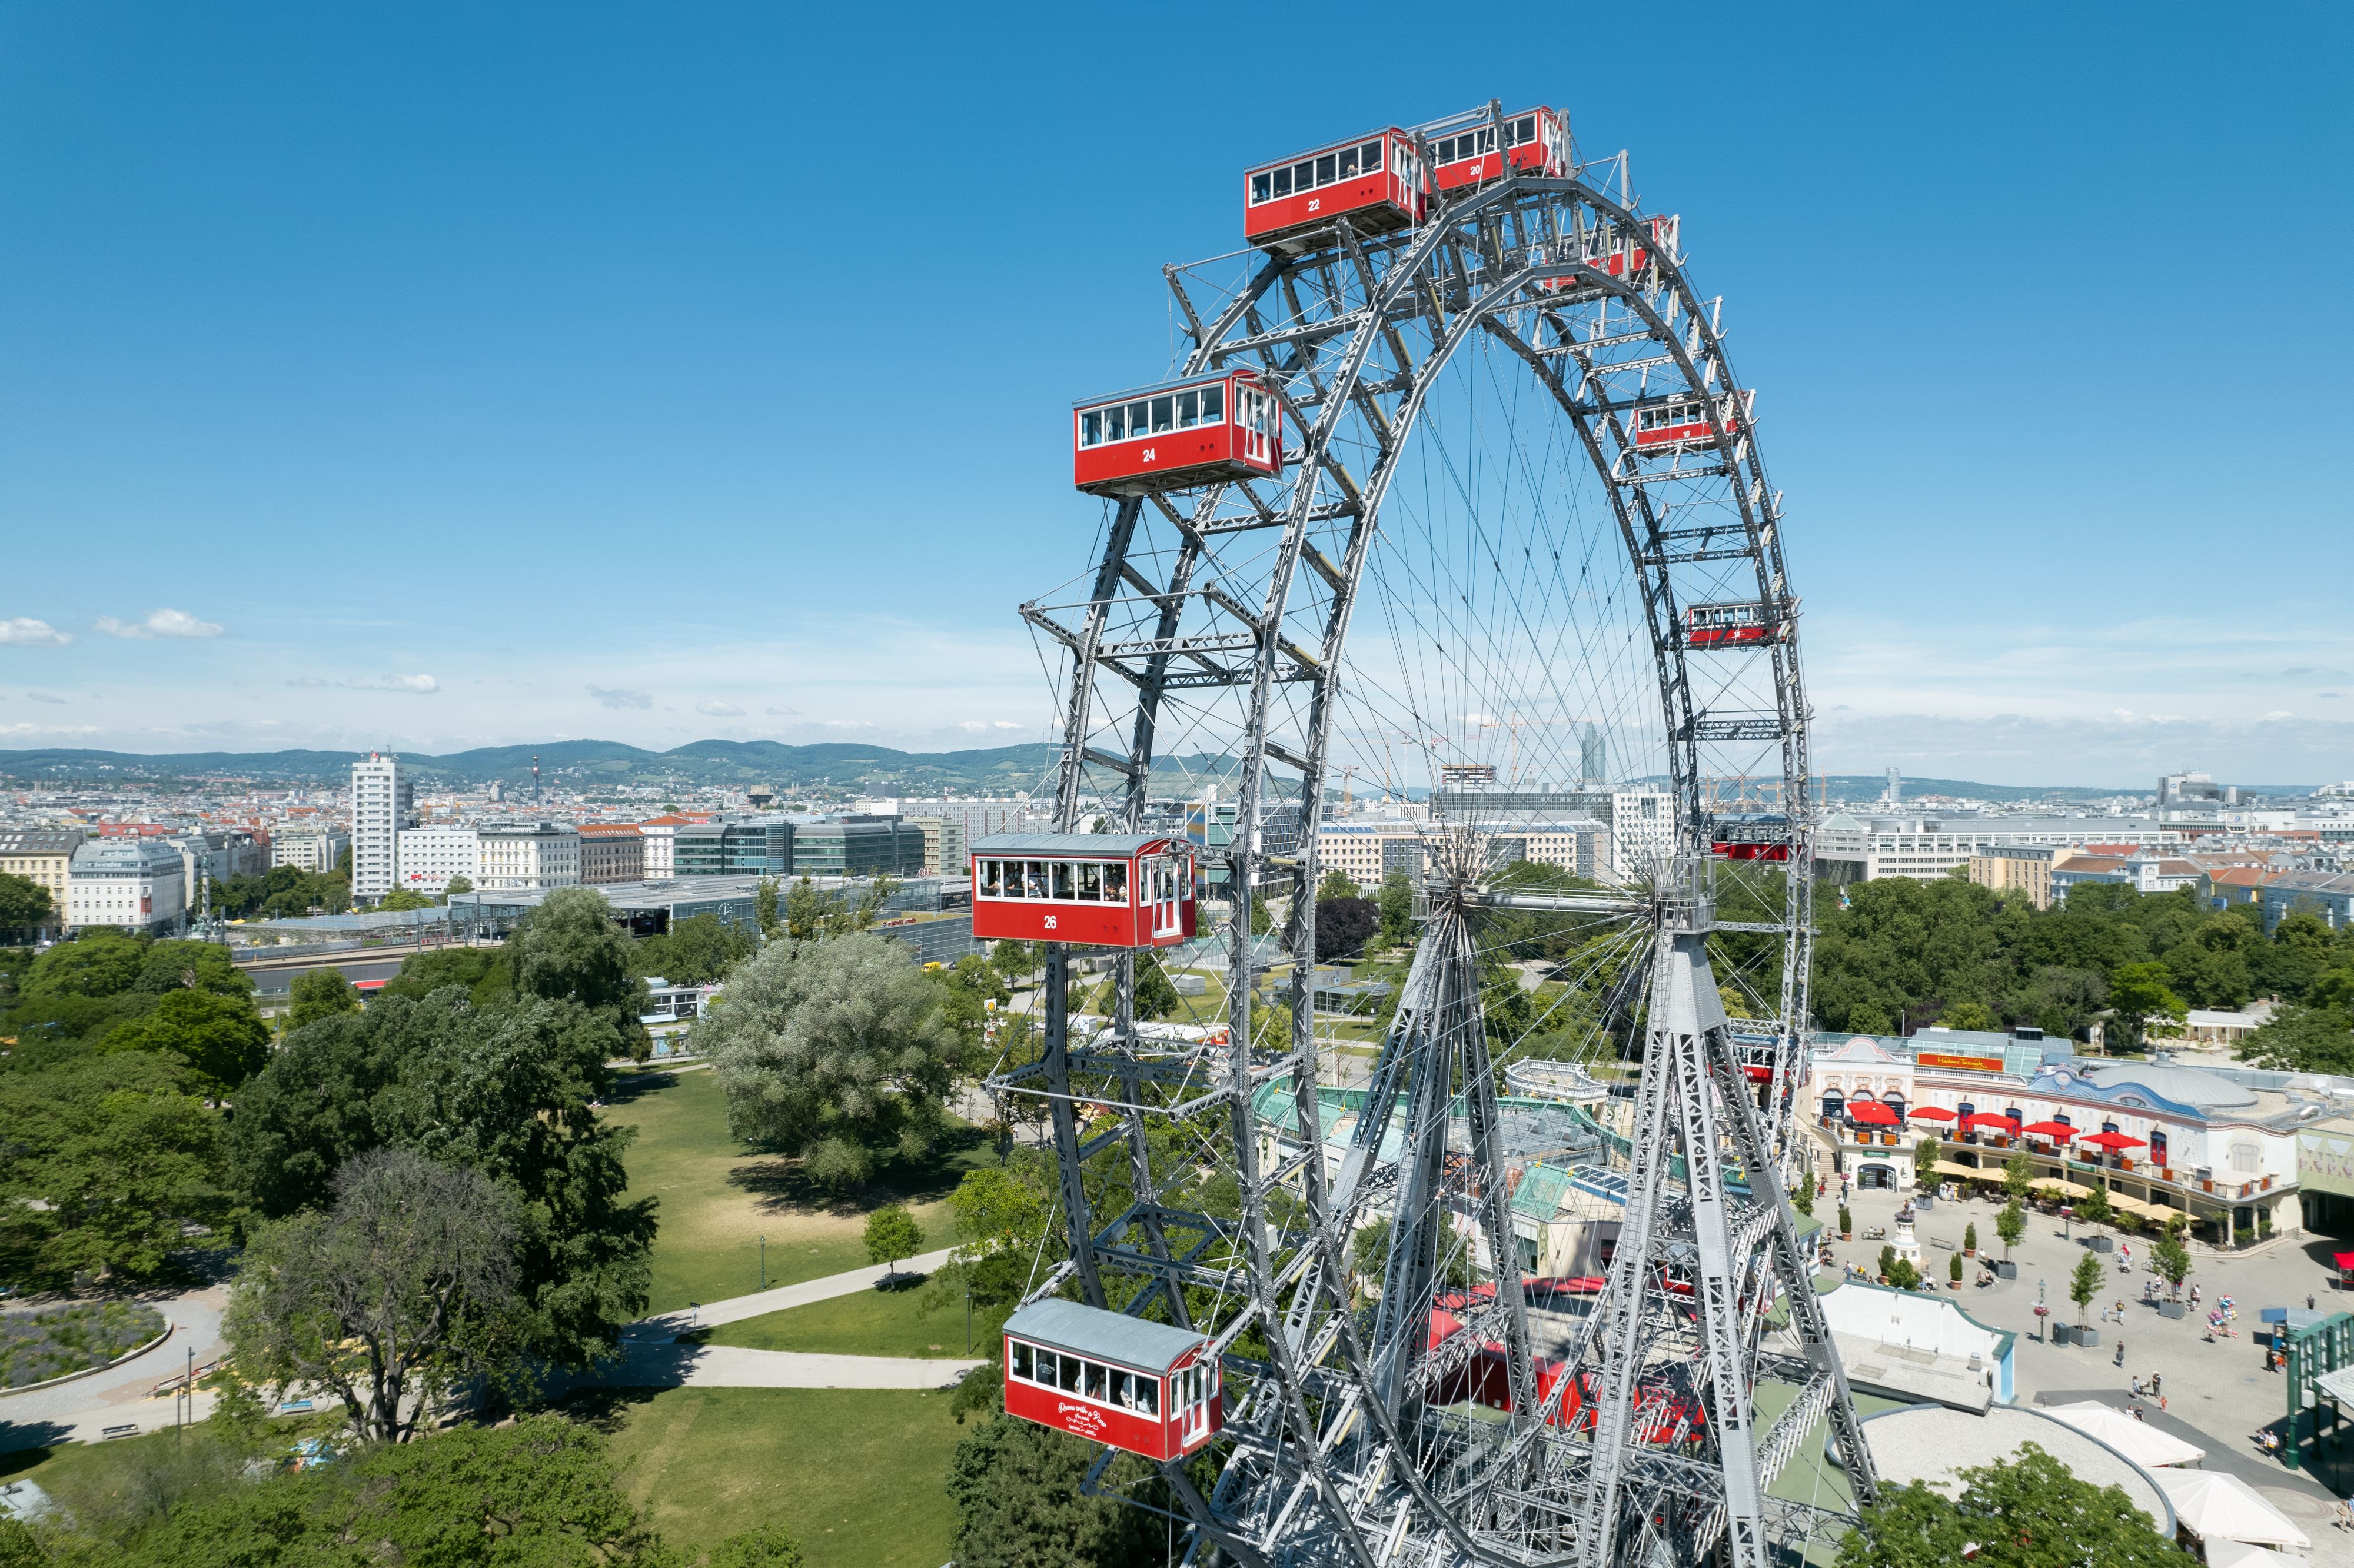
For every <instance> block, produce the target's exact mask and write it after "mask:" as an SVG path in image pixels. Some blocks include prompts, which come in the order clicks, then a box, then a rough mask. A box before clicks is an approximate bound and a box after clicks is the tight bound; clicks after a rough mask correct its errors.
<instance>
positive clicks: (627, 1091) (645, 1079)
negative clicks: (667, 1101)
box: [603, 1072, 679, 1107]
mask: <svg viewBox="0 0 2354 1568" xmlns="http://www.w3.org/2000/svg"><path fill="white" fill-rule="evenodd" d="M678 1079H679V1075H677V1074H676V1073H669V1072H651V1073H616V1074H614V1075H613V1085H612V1087H611V1088H610V1089H608V1090H606V1092H605V1098H604V1102H603V1103H604V1104H605V1105H606V1106H607V1107H613V1106H626V1105H631V1104H633V1103H634V1102H636V1101H638V1100H641V1099H643V1098H644V1097H646V1096H648V1095H651V1094H654V1093H656V1092H658V1091H660V1090H663V1089H669V1088H675V1087H677V1086H678Z"/></svg>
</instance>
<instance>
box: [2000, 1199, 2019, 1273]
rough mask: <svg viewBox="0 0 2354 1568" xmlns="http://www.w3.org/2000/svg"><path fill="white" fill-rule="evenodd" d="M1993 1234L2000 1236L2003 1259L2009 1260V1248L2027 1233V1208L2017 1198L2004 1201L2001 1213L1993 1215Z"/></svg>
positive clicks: (2015, 1244)
mask: <svg viewBox="0 0 2354 1568" xmlns="http://www.w3.org/2000/svg"><path fill="white" fill-rule="evenodd" d="M1994 1234H1996V1235H1998V1236H1999V1237H2001V1238H2002V1257H2003V1261H2004V1262H2005V1263H2008V1262H2009V1261H2010V1249H2011V1248H2012V1247H2015V1246H2017V1245H2019V1238H2020V1237H2021V1236H2023V1235H2025V1234H2027V1210H2026V1208H2025V1207H2024V1206H2023V1205H2021V1204H2020V1201H2019V1200H2018V1199H2016V1198H2013V1199H2012V1200H2011V1201H2010V1202H2008V1203H2005V1204H2004V1205H2003V1206H2002V1213H1999V1214H1997V1215H1996V1216H1995V1217H1994Z"/></svg>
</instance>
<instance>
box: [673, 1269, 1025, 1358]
mask: <svg viewBox="0 0 2354 1568" xmlns="http://www.w3.org/2000/svg"><path fill="white" fill-rule="evenodd" d="M925 1295H926V1292H925V1289H924V1287H922V1286H920V1285H917V1286H912V1287H908V1288H907V1289H903V1290H861V1291H858V1292H857V1293H855V1294H854V1295H850V1296H837V1297H834V1298H832V1300H830V1301H813V1302H811V1304H810V1305H808V1306H806V1307H790V1308H786V1309H785V1310H784V1311H782V1312H770V1313H768V1314H766V1315H764V1316H762V1317H758V1318H746V1319H742V1320H741V1321H739V1322H735V1323H726V1324H722V1325H721V1326H720V1327H718V1328H716V1329H714V1330H711V1332H710V1334H709V1337H708V1339H707V1340H706V1342H707V1343H710V1344H714V1345H741V1346H744V1347H746V1348H747V1349H749V1350H755V1351H814V1352H818V1353H821V1354H828V1355H844V1356H941V1357H945V1358H947V1359H949V1360H951V1361H960V1360H962V1359H964V1355H965V1348H964V1345H965V1339H964V1335H965V1320H964V1302H963V1300H962V1299H961V1298H960V1299H958V1300H955V1301H952V1302H950V1303H949V1304H948V1305H947V1306H944V1307H942V1308H940V1309H939V1310H938V1311H937V1312H934V1313H931V1314H930V1315H929V1316H926V1315H925V1314H924V1312H923V1302H924V1298H925ZM1004 1317H1005V1314H1004V1310H1003V1309H1002V1308H978V1307H976V1308H973V1315H972V1342H973V1344H974V1345H975V1346H976V1347H978V1348H977V1349H976V1350H975V1351H974V1352H973V1353H974V1354H975V1355H976V1356H982V1357H986V1356H990V1355H993V1354H995V1353H996V1344H997V1336H998V1331H999V1328H1000V1326H1001V1325H1002V1323H1003V1321H1004Z"/></svg>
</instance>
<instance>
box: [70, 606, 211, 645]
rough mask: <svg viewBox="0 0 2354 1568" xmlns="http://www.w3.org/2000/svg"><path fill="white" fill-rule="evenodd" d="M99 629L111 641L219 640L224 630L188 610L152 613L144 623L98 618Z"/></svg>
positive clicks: (109, 617)
mask: <svg viewBox="0 0 2354 1568" xmlns="http://www.w3.org/2000/svg"><path fill="white" fill-rule="evenodd" d="M98 629H99V630H101V631H103V632H105V633H106V634H107V635H108V636H109V637H136V638H150V637H218V636H219V635H220V634H221V632H222V631H223V630H225V629H224V628H223V627H221V626H220V625H219V624H218V623H217V622H215V621H210V620H197V619H196V617H195V616H193V615H190V614H189V613H188V612H187V611H186V610H185V609H153V610H149V611H148V612H147V619H146V620H115V619H114V617H112V616H111V615H101V616H100V617H99V618H98Z"/></svg>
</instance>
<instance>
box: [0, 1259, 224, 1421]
mask: <svg viewBox="0 0 2354 1568" xmlns="http://www.w3.org/2000/svg"><path fill="white" fill-rule="evenodd" d="M227 1305H228V1287H227V1286H225V1285H212V1286H207V1287H205V1288H204V1289H202V1290H192V1291H189V1292H188V1293H187V1294H186V1295H185V1296H175V1297H171V1298H167V1299H165V1300H162V1301H157V1302H155V1303H154V1307H155V1309H156V1310H157V1311H159V1312H161V1313H163V1314H164V1321H165V1322H167V1323H169V1324H171V1326H172V1333H171V1337H170V1338H168V1339H166V1340H164V1342H163V1343H162V1344H160V1345H157V1346H156V1347H155V1348H154V1350H152V1351H146V1352H144V1353H143V1354H141V1355H136V1356H133V1357H132V1358H131V1359H130V1360H129V1361H124V1362H122V1364H120V1365H119V1366H113V1367H110V1368H108V1369H107V1370H106V1371H104V1372H92V1373H91V1374H90V1376H88V1377H80V1378H76V1379H74V1380H73V1381H72V1382H71V1383H58V1384H57V1385H56V1386H54V1387H51V1388H37V1389H33V1390H31V1391H30V1392H28V1393H7V1394H0V1453H6V1452H10V1451H13V1450H15V1449H18V1448H38V1447H43V1446H48V1444H51V1443H56V1442H59V1441H62V1440H64V1439H65V1438H66V1437H67V1436H74V1437H90V1438H95V1437H96V1436H98V1435H99V1430H100V1429H101V1427H106V1426H119V1425H130V1424H133V1423H137V1424H138V1425H139V1427H140V1430H142V1431H153V1430H154V1428H155V1427H156V1426H158V1425H164V1426H168V1425H171V1424H172V1401H171V1400H170V1399H169V1398H165V1399H162V1400H151V1399H149V1398H148V1397H147V1396H148V1395H149V1394H150V1393H153V1392H154V1388H155V1385H156V1384H157V1383H161V1382H163V1381H164V1379H165V1378H167V1377H172V1376H175V1375H176V1374H178V1373H179V1372H182V1371H183V1370H184V1369H186V1366H187V1364H188V1352H189V1351H191V1350H193V1351H195V1352H196V1364H197V1365H199V1366H202V1365H203V1364H204V1363H205V1362H207V1361H212V1360H214V1359H215V1358H217V1356H219V1354H220V1353H221V1349H222V1341H221V1333H220V1320H221V1309H222V1308H224V1307H225V1306H227ZM205 1397H206V1398H207V1400H209V1397H210V1396H209V1395H207V1396H205ZM159 1408H160V1410H161V1416H160V1418H159V1417H158V1415H157V1410H158V1409H159ZM207 1408H209V1406H207Z"/></svg>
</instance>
